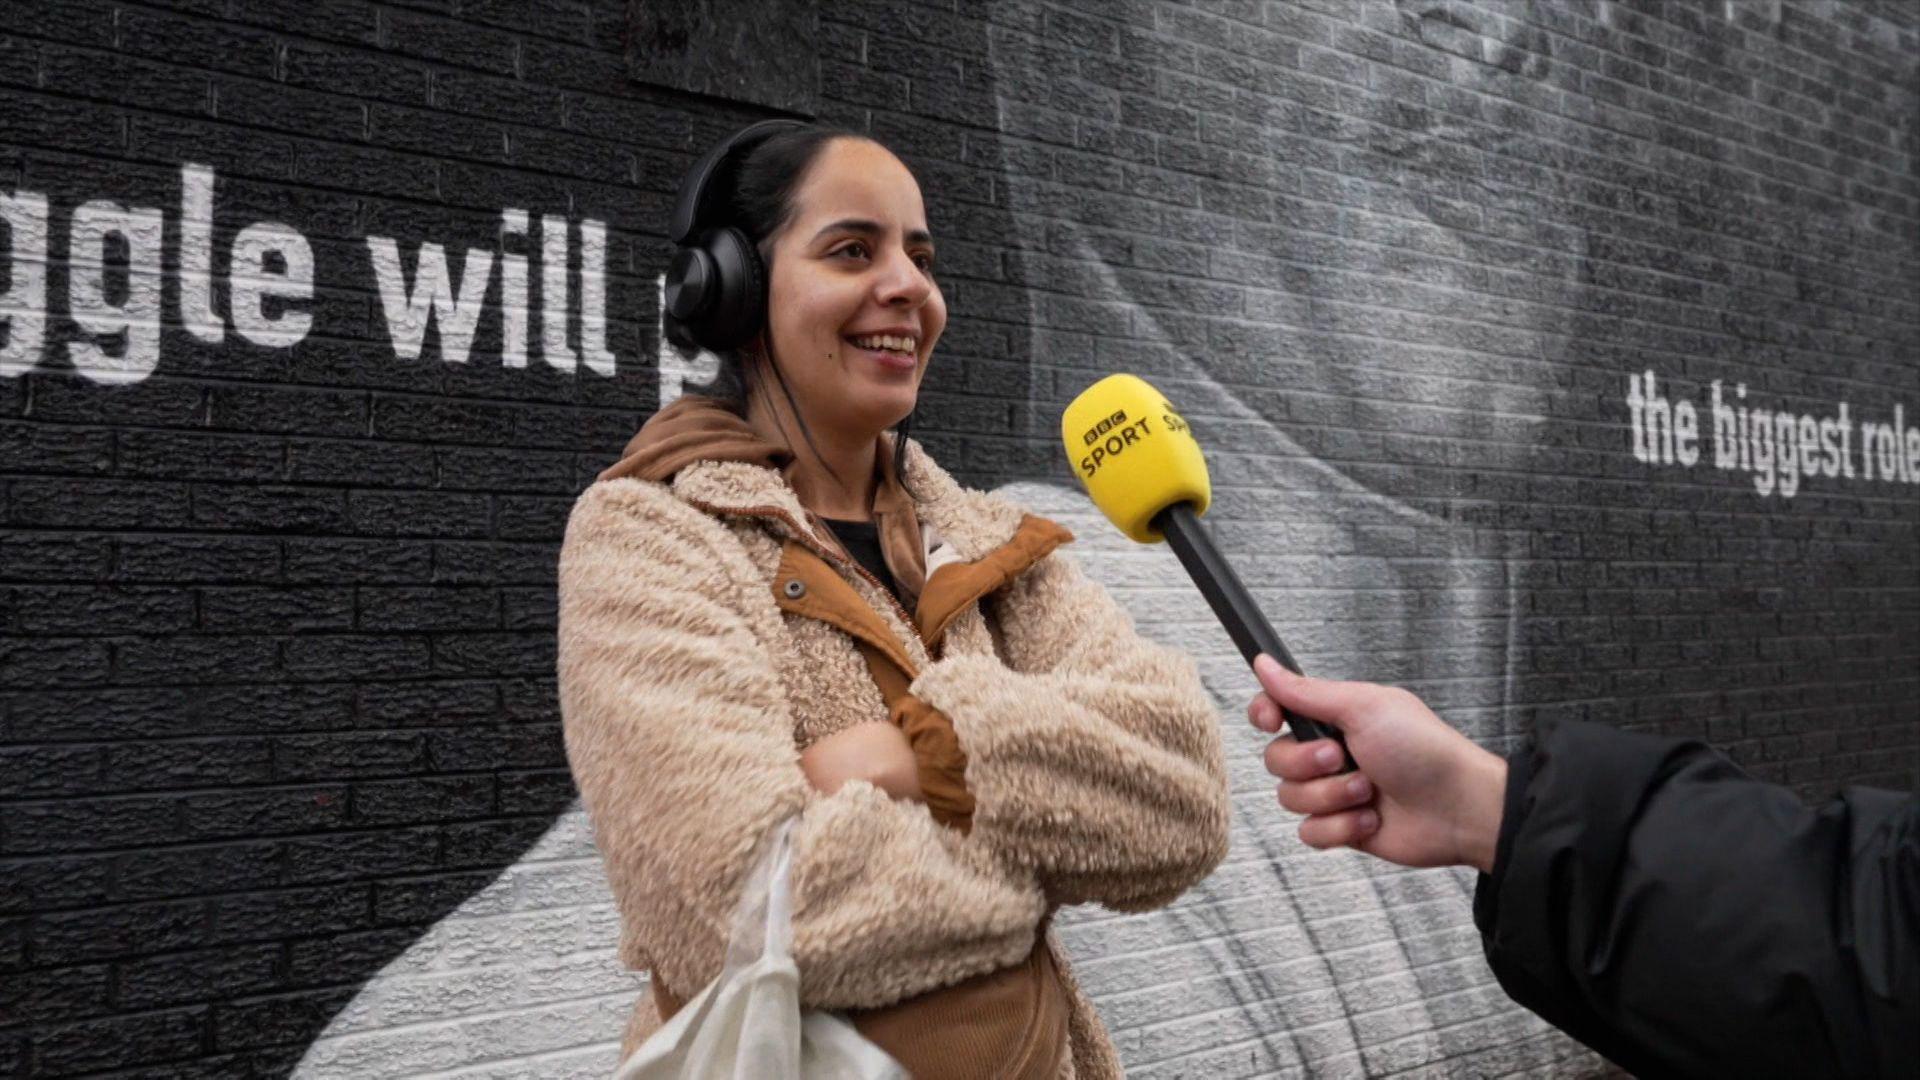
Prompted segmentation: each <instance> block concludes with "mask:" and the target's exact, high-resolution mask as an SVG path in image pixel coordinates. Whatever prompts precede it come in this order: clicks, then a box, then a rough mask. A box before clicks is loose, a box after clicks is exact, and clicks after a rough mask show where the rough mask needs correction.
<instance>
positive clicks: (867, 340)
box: [849, 334, 920, 353]
mask: <svg viewBox="0 0 1920 1080" xmlns="http://www.w3.org/2000/svg"><path fill="white" fill-rule="evenodd" d="M849 340H851V341H852V342H853V343H854V344H855V345H858V346H860V347H861V348H863V349H887V350H889V351H891V352H904V353H910V352H913V351H915V349H916V347H917V346H918V345H919V344H920V343H919V342H918V341H916V340H915V339H913V338H910V337H896V336H894V335H892V334H868V335H867V336H866V337H857V338H851V339H849Z"/></svg>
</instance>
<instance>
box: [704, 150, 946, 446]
mask: <svg viewBox="0 0 1920 1080" xmlns="http://www.w3.org/2000/svg"><path fill="white" fill-rule="evenodd" d="M835 139H861V140H864V141H867V142H873V141H874V140H873V139H872V138H870V137H869V136H866V135H862V134H860V133H858V132H855V131H849V130H847V129H846V128H840V127H834V126H831V125H827V124H801V125H797V126H795V127H790V128H784V129H782V130H780V131H777V132H775V133H774V134H772V135H770V136H768V137H766V138H764V139H761V140H760V141H758V142H756V143H754V144H753V145H752V146H750V147H748V148H747V149H746V150H745V151H744V152H743V153H740V154H737V155H736V156H735V157H734V159H733V161H732V163H731V167H723V168H722V169H721V170H720V172H719V173H718V174H717V175H716V176H715V177H714V180H715V181H716V182H717V183H719V184H720V191H721V192H722V196H723V197H722V199H721V201H720V212H719V214H717V215H716V217H715V220H713V221H710V222H707V223H706V224H707V225H709V226H714V225H720V224H725V225H731V226H733V227H734V228H736V229H739V230H740V231H741V232H743V233H745V234H746V235H747V239H749V240H751V241H753V243H754V246H755V247H757V248H758V249H759V251H760V258H761V261H762V262H763V263H765V265H766V267H767V276H768V280H772V276H773V245H772V239H773V235H774V234H775V233H777V232H779V231H780V230H781V229H782V228H784V227H785V226H786V224H787V223H788V222H789V221H791V220H793V214H794V205H793V195H794V191H795V190H796V189H798V188H799V186H800V180H801V178H802V177H804V176H805V175H806V173H807V169H808V168H809V167H811V166H812V165H813V163H814V161H815V159H817V158H818V157H819V156H820V152H821V151H822V150H824V149H826V146H827V144H828V143H830V142H832V141H833V140H835ZM666 321H667V336H668V338H669V340H671V341H673V343H674V344H675V345H676V346H679V347H680V348H681V349H682V350H683V351H687V350H688V347H689V342H688V341H687V339H686V337H685V335H684V334H682V333H680V331H679V327H678V326H677V324H676V323H675V321H674V319H673V317H672V316H671V315H668V316H666ZM718 356H719V360H720V370H719V371H718V372H716V373H715V374H714V377H713V378H712V379H710V380H708V381H707V382H706V384H705V385H700V386H690V387H689V389H691V390H692V391H693V392H694V393H697V394H701V395H704V396H707V397H712V398H718V399H720V400H721V401H724V402H727V403H728V404H729V405H731V406H733V407H734V408H736V409H739V410H742V411H744V410H745V408H746V403H747V395H748V394H749V393H750V392H751V391H752V390H753V389H754V388H753V387H752V386H750V385H749V383H748V376H747V372H748V371H750V370H751V367H750V365H749V364H748V363H747V357H746V354H745V353H744V352H743V351H742V350H740V349H728V350H726V351H724V352H722V353H719V354H718ZM774 380H775V381H776V382H778V383H779V384H780V390H781V392H782V393H784V394H785V395H786V396H787V404H788V405H789V406H790V407H792V408H793V410H794V417H795V418H796V419H798V420H799V421H800V427H801V432H800V433H801V435H802V436H804V437H805V438H806V439H807V441H808V442H809V443H811V442H812V441H813V434H812V433H811V432H809V431H807V430H806V420H805V418H804V417H801V416H800V410H799V408H798V406H797V405H796V404H795V402H794V400H793V391H791V390H789V389H788V388H787V384H786V380H785V379H782V378H781V377H780V374H779V369H778V368H777V367H776V368H774ZM912 424H913V414H912V413H908V414H907V415H906V416H904V417H902V418H901V420H900V422H899V423H898V424H895V425H894V441H893V471H894V475H896V476H898V477H900V479H901V481H902V482H903V483H904V482H905V480H906V460H907V434H908V432H909V430H910V429H911V428H912Z"/></svg>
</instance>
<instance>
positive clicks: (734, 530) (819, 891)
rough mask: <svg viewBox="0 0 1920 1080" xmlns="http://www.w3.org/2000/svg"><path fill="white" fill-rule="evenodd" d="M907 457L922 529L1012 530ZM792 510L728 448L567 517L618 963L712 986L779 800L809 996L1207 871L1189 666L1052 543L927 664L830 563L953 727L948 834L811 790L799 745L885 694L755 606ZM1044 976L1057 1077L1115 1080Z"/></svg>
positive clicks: (885, 997) (578, 721) (837, 992)
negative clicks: (965, 823) (1066, 1029)
mask: <svg viewBox="0 0 1920 1080" xmlns="http://www.w3.org/2000/svg"><path fill="white" fill-rule="evenodd" d="M907 466H908V467H907V472H906V477H907V482H908V485H909V487H910V488H911V490H912V491H913V492H914V497H915V508H916V511H917V513H918V515H919V518H920V521H921V522H922V523H923V524H926V525H928V526H931V531H933V532H936V533H937V534H938V536H939V537H940V538H941V539H942V540H944V541H945V542H946V543H947V544H949V545H950V546H951V547H952V548H953V549H954V550H955V551H956V552H957V554H958V555H959V556H960V557H961V558H966V559H973V558H979V557H981V556H984V555H985V554H987V553H988V552H990V551H992V550H994V549H995V548H996V547H998V546H999V545H1001V544H1003V543H1005V542H1006V541H1007V540H1008V539H1009V538H1010V537H1011V536H1012V535H1013V533H1014V531H1015V529H1016V528H1017V527H1018V524H1019V521H1020V518H1021V516H1022V514H1021V511H1020V510H1019V509H1018V508H1017V507H1015V506H1013V505H1012V504H1010V503H1008V502H1006V501H1005V500H1002V499H999V498H997V497H994V496H990V495H985V494H982V493H980V492H974V491H968V490H966V489H963V488H961V487H960V486H959V485H957V484H956V483H955V482H954V481H953V480H952V479H951V478H950V477H949V476H948V475H947V474H946V473H945V472H943V471H942V470H940V469H939V468H938V467H937V466H935V465H934V464H933V463H932V462H931V460H929V459H928V458H927V457H926V455H925V454H924V453H922V452H921V451H920V449H919V447H918V446H917V445H912V444H910V446H909V453H908V459H907ZM805 521H806V516H805V514H804V512H803V511H802V510H801V508H800V504H799V502H798V500H797V498H795V496H794V495H793V492H792V491H791V489H789V488H788V487H787V486H786V485H785V484H784V483H783V482H782V481H781V480H780V476H779V474H778V473H777V472H775V471H774V470H772V469H768V468H763V467H759V466H754V465H748V464H745V463H740V462H732V463H720V462H700V463H697V464H695V465H692V466H689V467H687V468H686V469H684V470H682V472H681V473H680V474H679V476H678V477H676V478H675V480H674V481H673V483H672V484H671V486H669V485H665V484H659V483H654V482H650V481H643V480H637V479H630V478H620V479H611V480H603V481H601V482H598V483H596V484H594V485H592V486H591V487H589V488H588V489H587V490H586V492H584V493H583V494H582V495H581V497H580V499H579V501H578V503H577V504H576V506H575V508H574V511H573V515H572V518H571V520H570V521H569V523H568V527H567V535H566V541H565V546H564V548H563V550H562V553H561V562H560V629H559V679H560V695H561V705H562V714H563V722H564V729H565V734H566V742H567V753H568V758H569V761H570V762H571V764H572V767H573V771H574V775H575V778H576V779H577V781H578V783H579V786H580V790H581V794H582V797H583V799H584V801H585V804H586V807H587V811H588V814H589V817H590V818H591V820H592V822H593V826H594V833H595V838H596V841H597V842H598V844H599V846H600V849H601V852H602V854H603V856H604V858H605V860H606V864H607V874H608V880H609V883H610V884H611V886H612V889H613V894H614V899H615V901H616V904H617V905H618V907H619V909H620V912H621V916H622V941H621V956H622V958H623V959H624V960H625V962H627V963H628V964H630V965H632V966H634V967H637V968H649V969H651V970H652V972H653V974H654V977H655V978H658V979H660V980H662V981H663V984H664V985H665V986H666V987H667V988H668V989H669V990H671V991H673V992H674V993H675V994H677V995H680V996H682V997H685V996H690V995H691V994H693V993H696V992H698V990H699V989H700V988H701V987H703V986H704V985H705V984H706V983H708V982H710V981H711V980H712V979H713V978H714V976H715V975H717V974H718V973H719V970H720V967H721V965H722V961H723V959H724V954H725V948H726V934H727V923H728V918H729V916H730V914H731V911H732V909H733V907H734V903H735V900H736V898H737V896H738V893H739V889H740V883H741V881H742V880H743V878H744V876H745V873H746V870H747V868H748V867H749V866H750V865H751V863H752V859H753V855H754V853H755V850H756V846H757V844H758V843H759V841H760V839H761V837H763V836H765V835H766V834H767V833H768V831H769V830H770V829H771V828H772V826H773V825H774V824H775V823H777V822H779V821H781V820H783V819H785V818H787V817H789V816H794V815H798V820H797V822H796V825H795V828H794V832H793V840H794V845H795V849H794V863H793V874H794V879H793V883H794V912H793V918H794V939H793V944H794V956H795V960H796V962H797V964H798V966H799V969H800V972H801V996H802V1000H803V1002H804V1003H805V1004H806V1005H808V1006H810V1007H817V1008H826V1009H847V1008H870V1007H878V1006H882V1005H888V1004H891V1003H894V1002H897V1001H900V1000H902V999H904V998H906V997H909V996H912V995H914V994H918V993H922V992H924V991H927V990H931V989H936V988H938V987H942V986H947V985H950V984H952V983H955V982H958V981H960V980H962V979H965V978H967V977H969V976H972V975H976V974H980V973H982V972H986V971H992V970H997V969H999V968H1003V967H1006V966H1008V965H1011V964H1014V963H1016V962H1018V961H1020V960H1021V959H1023V958H1024V957H1025V956H1026V955H1027V954H1028V952H1029V951H1030V950H1031V949H1032V947H1033V944H1034V935H1035V933H1036V931H1037V929H1038V927H1039V925H1040V923H1041V920H1042V918H1043V917H1044V916H1045V915H1046V914H1047V913H1048V912H1049V911H1050V910H1051V909H1052V907H1054V906H1057V905H1060V904H1074V903H1086V902H1097V903H1101V904H1105V905H1107V906H1109V907H1112V908H1116V909H1120V910H1129V911H1132V910H1143V909H1146V908H1151V907H1154V906H1157V905H1160V904H1164V903H1166V902H1167V901H1169V900H1171V899H1172V898H1174V897H1175V896H1177V895H1178V894H1179V893H1180V892H1181V891H1183V890H1185V889H1186V888H1188V887H1189V886H1191V885H1192V884H1194V883H1195V882H1196V881H1198V880H1199V879H1200V878H1201V877H1203V876H1205V875H1206V874H1207V873H1208V872H1209V871H1210V870H1212V868H1213V867H1214V866H1215V865H1217V864H1218V862H1219V861H1220V859H1221V858H1222V857H1223V856H1224V854H1225V851H1226V845H1227V819H1228V804H1227V793H1226V779H1225V770H1224V767H1223V764H1222V760H1221V749H1220V739H1219V731H1218V725H1219V719H1218V717H1217V716H1216V714H1215V712H1214V709H1213V706H1212V703H1211V701H1210V700H1209V698H1208V696H1207V695H1206V693H1205V691H1204V690H1203V689H1202V687H1201V685H1200V681H1199V678H1198V675H1197V673H1196V672H1195V670H1194V667H1193V665H1192V663H1191V662H1190V661H1189V660H1188V659H1186V658H1185V657H1184V656H1182V655H1180V654H1178V653H1176V652H1174V651H1172V650H1169V649H1166V648H1163V647H1160V646H1158V645H1155V644H1152V643H1150V642H1148V641H1146V640H1145V639H1143V638H1141V637H1140V636H1139V635H1138V634H1137V633H1136V632H1135V631H1134V629H1133V626H1132V623H1131V621H1130V620H1129V619H1128V617H1127V615H1126V613H1125V612H1124V611H1122V610H1121V609H1120V608H1119V606H1118V605H1117V604H1115V603H1114V602H1113V600H1112V599H1111V598H1110V597H1108V596H1107V595H1106V593H1105V591H1104V590H1103V589H1101V588H1100V587H1099V586H1098V585H1097V584H1096V583H1094V582H1092V581H1090V580H1089V579H1087V578H1086V577H1085V576H1083V575H1082V574H1081V572H1080V571H1079V569H1078V568H1077V567H1076V566H1075V565H1074V564H1073V562H1072V561H1071V560H1070V559H1069V558H1067V557H1066V556H1065V555H1064V554H1063V553H1060V552H1055V553H1053V554H1051V555H1047V556H1046V557H1044V558H1042V559H1041V560H1040V561H1039V562H1037V563H1036V564H1034V565H1033V566H1032V567H1031V568H1030V569H1029V570H1028V571H1027V572H1026V573H1025V574H1024V575H1022V576H1021V577H1020V578H1018V579H1017V580H1015V581H1014V582H1013V583H1012V584H1011V585H1010V586H1008V587H1007V588H1005V589H1003V590H1001V591H1000V592H999V593H997V594H994V595H993V596H992V597H989V598H988V600H987V601H985V602H984V603H983V604H981V605H976V606H975V607H974V608H973V609H971V610H969V611H967V612H966V613H964V614H963V615H962V616H961V617H959V618H958V619H956V620H955V621H954V622H953V623H952V624H951V625H950V626H949V628H948V630H947V636H946V639H945V644H944V646H943V650H942V656H941V658H940V659H938V660H935V659H934V658H932V657H931V656H929V655H928V654H927V652H926V649H925V647H924V646H923V645H922V643H921V642H920V640H919V638H918V636H917V634H915V633H914V632H913V631H912V630H911V629H910V628H909V627H908V626H907V625H906V623H905V622H904V621H903V620H902V618H901V615H903V614H904V613H903V612H901V611H900V610H899V609H898V606H897V605H895V604H894V603H892V601H891V599H890V598H888V597H887V596H885V595H884V594H882V593H881V592H880V591H879V590H878V589H877V588H875V587H874V586H873V584H872V583H871V582H869V581H867V580H866V579H865V578H863V577H861V576H859V575H857V574H855V573H853V572H852V571H851V570H848V571H847V572H846V574H845V576H846V577H847V580H848V581H849V582H850V583H851V584H852V585H853V586H854V587H855V588H856V589H857V590H859V591H860V592H861V594H862V595H863V596H865V597H866V598H867V599H868V601H869V603H871V604H873V606H874V607H875V609H876V610H878V611H879V612H880V613H881V614H882V616H883V618H884V619H885V621H886V622H887V623H888V624H889V625H890V626H892V627H893V629H894V631H895V633H896V634H897V636H898V637H899V639H900V641H901V642H902V644H903V645H904V646H905V647H906V649H907V651H908V653H909V655H910V656H911V657H912V658H913V660H914V662H915V664H916V666H917V669H918V677H917V678H916V679H915V681H914V683H913V686H912V690H913V692H914V693H915V694H917V695H918V696H920V697H921V698H922V699H924V700H925V701H927V702H928V703H930V704H932V705H934V706H935V707H937V708H939V709H941V710H942V711H943V712H945V713H946V714H947V716H948V717H950V718H951V720H952V722H953V725H954V729H955V731H956V733H957V734H958V736H959V738H960V741H961V743H962V746H963V748H964V749H965V751H966V753H967V757H968V765H967V770H966V779H967V784H968V786H969V788H971V790H972V792H973V794H974V797H975V800H976V803H977V806H976V810H975V814H974V823H973V829H972V831H971V832H970V833H968V834H964V835H963V834H961V833H959V832H956V831H954V830H950V829H947V828H945V827H942V826H940V825H938V824H936V823H935V822H934V821H933V819H932V818H931V817H930V816H929V815H928V812H927V809H926V807H924V806H922V805H920V804H917V803H913V802H906V801H899V802H896V801H894V800H892V799H890V798H888V797H887V796H886V795H885V794H884V793H882V792H880V791H879V790H877V789H875V788H873V787H872V786H870V785H867V784H864V783H857V782H856V783H852V784H849V785H847V786H846V787H844V788H842V789H841V790H840V791H839V792H837V793H836V794H833V795H821V794H819V793H818V792H815V791H814V790H813V789H812V788H811V787H810V786H809V785H808V784H807V781H806V779H805V777H804V776H803V775H802V773H801V771H800V767H799V752H800V750H802V749H804V748H805V747H806V746H808V745H811V743H812V742H814V741H816V740H818V739H820V738H824V737H825V736H827V735H830V734H832V733H834V732H836V731H839V730H841V729H843V728H845V727H847V726H850V725H852V724H855V723H860V722H864V721H871V720H885V719H886V718H887V710H886V707H885V704H884V702H883V701H882V700H881V697H880V694H879V691H878V690H877V689H876V688H875V687H874V685H873V683H872V680H871V678H870V677H869V676H868V674H867V671H866V666H865V662H864V661H863V660H862V658H861V656H860V654H859V652H858V650H857V649H856V648H855V646H854V644H853V642H852V640H851V639H850V638H849V637H847V635H846V634H844V633H842V632H841V631H839V630H838V629H836V628H834V627H831V626H828V625H826V624H823V623H819V622H816V621H814V620H810V619H807V618H804V617H801V616H798V615H793V614H786V613H783V612H782V611H781V610H780V609H779V607H778V606H776V602H775V598H774V593H773V587H774V580H773V579H774V569H775V566H776V565H777V563H778V560H779V554H780V546H781V544H782V542H783V541H785V540H786V539H788V538H790V537H791V538H796V539H800V540H803V541H809V542H811V543H814V544H816V545H817V544H819V543H820V540H819V538H817V537H813V536H811V534H810V532H809V531H808V529H807V526H806V525H805V524H804V522H805ZM982 608H984V609H985V610H982ZM1055 951H1056V953H1057V952H1058V951H1059V950H1058V949H1057V948H1056V949H1055ZM1062 960H1064V957H1063V958H1062ZM1069 984H1070V991H1071V993H1072V994H1073V996H1074V998H1075V1023H1074V1024H1073V1025H1072V1026H1073V1033H1072V1041H1073V1044H1074V1045H1073V1066H1074V1072H1075V1073H1076V1074H1077V1075H1078V1076H1080V1077H1099V1076H1108V1075H1118V1062H1117V1060H1116V1059H1115V1057H1114V1055H1113V1051H1112V1048H1111V1046H1110V1045H1108V1044H1107V1041H1106V1039H1105V1036H1104V1033H1103V1032H1101V1030H1100V1028H1099V1024H1098V1019H1097V1017H1095V1016H1094V1014H1093V1011H1092V1009H1091V1007H1090V1005H1088V1003H1087V1002H1086V1001H1085V1000H1084V998H1083V997H1081V996H1080V995H1079V993H1078V991H1077V990H1072V989H1071V980H1070V978H1069ZM641 1008H642V1010H643V1011H644V1012H648V1013H650V1012H651V1004H650V1002H648V1001H647V1000H646V999H645V998H643V999H642V1005H641ZM647 1026H650V1025H649V1024H648V1023H647V1022H646V1020H645V1018H640V1027H641V1029H642V1032H643V1033H644V1029H645V1028H646V1027H647Z"/></svg>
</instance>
